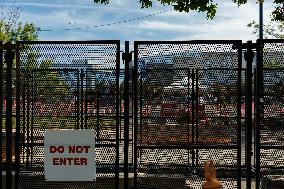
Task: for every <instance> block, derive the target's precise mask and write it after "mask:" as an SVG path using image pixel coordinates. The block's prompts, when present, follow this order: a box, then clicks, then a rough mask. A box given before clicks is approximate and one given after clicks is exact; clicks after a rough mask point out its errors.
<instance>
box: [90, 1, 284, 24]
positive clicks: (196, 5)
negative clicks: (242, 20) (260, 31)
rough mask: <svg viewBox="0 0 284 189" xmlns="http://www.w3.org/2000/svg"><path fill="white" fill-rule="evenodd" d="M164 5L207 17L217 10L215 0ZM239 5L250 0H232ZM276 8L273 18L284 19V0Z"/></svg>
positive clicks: (145, 5)
mask: <svg viewBox="0 0 284 189" xmlns="http://www.w3.org/2000/svg"><path fill="white" fill-rule="evenodd" d="M157 1H159V2H160V3H161V4H162V5H171V6H173V7H174V10H175V11H179V12H190V11H191V10H195V11H198V12H206V13H207V18H209V19H213V18H214V16H215V14H216V11H217V3H214V0H157ZM232 1H233V2H234V3H236V4H237V5H238V6H240V5H242V4H246V3H247V2H248V0H232ZM94 2H95V3H101V4H108V3H109V2H110V0H94ZM215 2H216V0H215ZM256 2H258V3H259V2H264V0H256ZM139 3H140V4H141V8H149V7H152V4H153V3H152V0H139ZM274 7H275V10H274V11H273V12H272V15H273V19H274V20H276V21H284V0H274Z"/></svg>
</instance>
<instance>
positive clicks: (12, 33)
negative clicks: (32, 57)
mask: <svg viewBox="0 0 284 189" xmlns="http://www.w3.org/2000/svg"><path fill="white" fill-rule="evenodd" d="M16 24H17V27H16V28H15V29H12V28H11V27H10V26H9V25H8V24H7V23H6V22H5V20H0V41H3V42H4V43H7V42H13V43H15V42H16V41H36V40H37V39H38V33H37V30H38V29H37V27H35V25H34V24H32V23H25V24H22V23H21V22H18V23H16Z"/></svg>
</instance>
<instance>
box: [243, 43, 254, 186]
mask: <svg viewBox="0 0 284 189" xmlns="http://www.w3.org/2000/svg"><path fill="white" fill-rule="evenodd" d="M252 49H253V46H252V42H251V41H248V42H247V50H246V53H245V59H246V61H247V66H246V100H245V102H246V105H245V110H246V117H245V121H246V188H247V189H251V178H252V170H251V157H252V62H253V57H254V52H253V50H252Z"/></svg>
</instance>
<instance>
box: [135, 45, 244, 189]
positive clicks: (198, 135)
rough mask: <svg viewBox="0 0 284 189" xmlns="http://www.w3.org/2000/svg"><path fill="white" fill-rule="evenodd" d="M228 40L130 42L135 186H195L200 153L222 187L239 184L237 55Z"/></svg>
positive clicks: (200, 168) (200, 173)
mask: <svg viewBox="0 0 284 189" xmlns="http://www.w3.org/2000/svg"><path fill="white" fill-rule="evenodd" d="M234 44H235V45H238V44H240V41H190V42H186V41H183V42H135V45H134V51H135V66H134V69H135V68H137V78H136V79H137V80H136V81H134V82H136V84H137V97H136V98H137V99H136V100H137V101H136V103H137V104H136V107H137V111H138V113H137V117H136V125H135V127H136V129H135V131H136V132H135V135H136V137H137V138H136V139H137V147H136V148H135V153H136V155H137V159H136V165H135V166H137V172H135V173H134V174H136V175H137V186H138V188H143V187H157V188H159V187H160V188H167V187H168V188H180V187H182V188H183V187H184V186H185V183H187V184H186V185H188V186H190V187H192V188H201V186H202V184H203V181H202V178H204V175H203V174H204V169H203V168H204V162H205V161H206V160H208V159H212V160H213V161H214V162H215V164H216V168H217V173H218V177H219V178H220V180H221V182H222V183H223V185H224V188H237V186H238V185H239V187H240V181H241V180H240V177H241V176H240V169H241V167H240V165H241V151H240V149H241V148H240V146H241V143H240V140H241V133H240V129H241V128H240V123H241V83H242V82H243V81H242V79H241V72H242V70H241V66H242V65H241V56H242V53H241V51H238V50H234V49H233V45H234ZM134 80H135V78H134ZM134 92H135V91H134ZM134 161H135V160H134ZM238 175H239V176H238ZM173 178H175V179H173ZM163 179H166V180H167V181H165V180H164V181H161V180H163ZM174 181H176V182H174ZM181 183H182V184H181Z"/></svg>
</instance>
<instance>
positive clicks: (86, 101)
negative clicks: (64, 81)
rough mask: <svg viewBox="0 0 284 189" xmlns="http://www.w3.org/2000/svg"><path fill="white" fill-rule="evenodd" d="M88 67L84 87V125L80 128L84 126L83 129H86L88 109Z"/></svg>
mask: <svg viewBox="0 0 284 189" xmlns="http://www.w3.org/2000/svg"><path fill="white" fill-rule="evenodd" d="M88 79H89V78H88V69H86V88H85V96H84V97H85V98H84V99H85V106H84V117H85V119H84V127H83V126H82V128H84V129H86V127H87V123H88V111H87V109H88V96H89V94H88V88H89V82H88Z"/></svg>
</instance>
